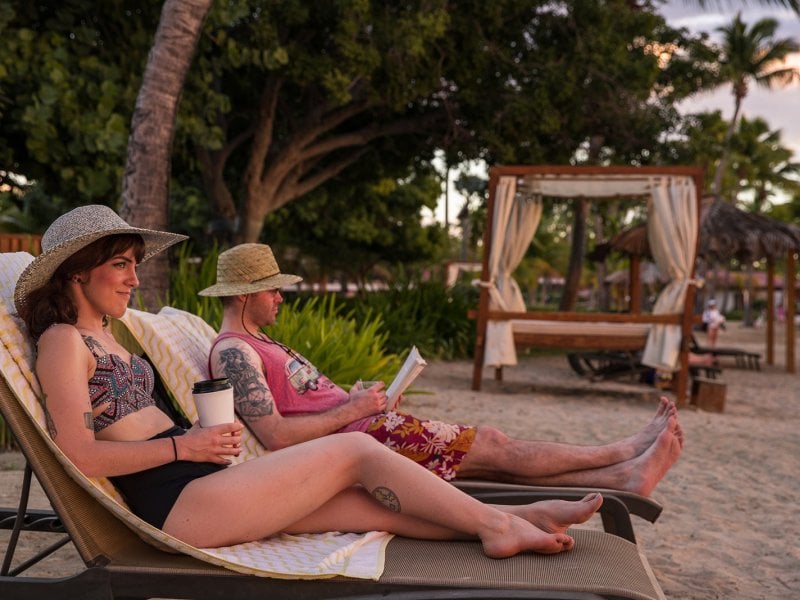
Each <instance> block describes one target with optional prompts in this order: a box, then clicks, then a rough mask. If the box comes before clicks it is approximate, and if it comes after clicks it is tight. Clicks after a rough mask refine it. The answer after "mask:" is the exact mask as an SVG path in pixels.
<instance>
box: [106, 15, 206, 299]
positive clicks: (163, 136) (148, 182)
mask: <svg viewBox="0 0 800 600" xmlns="http://www.w3.org/2000/svg"><path fill="white" fill-rule="evenodd" d="M212 2H213V0H167V1H166V2H165V3H164V8H163V9H162V11H161V18H160V20H159V23H158V30H157V31H156V35H155V39H154V41H153V47H152V49H151V50H150V55H149V57H148V59H147V66H146V67H145V71H144V77H143V78H142V86H141V88H140V89H139V95H138V97H137V98H136V106H135V108H134V111H133V119H132V121H131V133H130V138H129V140H128V156H127V160H126V164H125V174H124V177H123V180H122V204H121V207H120V215H121V216H122V218H124V219H125V220H126V221H128V222H129V223H130V224H131V225H136V226H138V227H146V228H148V229H161V230H166V229H168V219H169V210H168V208H169V178H170V170H171V168H170V167H171V161H170V154H171V152H172V140H173V138H174V133H175V117H176V114H177V111H178V102H179V100H180V96H181V91H182V90H183V84H184V81H185V79H186V74H187V73H188V71H189V67H190V66H191V63H192V58H193V57H194V53H195V49H196V47H197V40H198V39H199V37H200V32H201V31H202V29H203V23H204V22H205V19H206V16H207V14H208V11H209V9H210V8H211V4H212ZM139 278H140V279H141V281H142V286H141V288H140V291H141V295H142V300H143V302H144V305H145V307H146V308H148V309H151V310H154V309H156V308H157V307H158V306H159V304H160V302H161V301H163V300H164V299H165V298H166V292H167V289H168V286H169V262H168V260H167V255H166V253H163V254H161V255H158V256H156V257H154V258H153V259H151V260H149V261H148V262H146V263H145V264H144V265H142V267H141V268H140V270H139Z"/></svg>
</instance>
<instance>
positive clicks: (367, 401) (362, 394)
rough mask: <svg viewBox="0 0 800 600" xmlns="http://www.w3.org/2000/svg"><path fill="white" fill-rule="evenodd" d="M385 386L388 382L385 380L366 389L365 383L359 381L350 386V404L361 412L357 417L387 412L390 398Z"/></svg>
mask: <svg viewBox="0 0 800 600" xmlns="http://www.w3.org/2000/svg"><path fill="white" fill-rule="evenodd" d="M385 386H386V384H385V383H384V382H383V381H377V382H375V383H374V384H373V385H371V386H370V387H368V388H366V389H364V385H363V383H362V382H360V381H359V382H357V383H356V384H355V385H354V386H353V387H351V388H350V404H351V405H352V406H353V407H354V408H356V410H357V412H358V414H359V416H358V417H356V418H361V417H368V416H370V415H376V414H378V413H382V412H386V403H387V400H388V399H387V397H386V391H385V390H384V387H385ZM353 420H355V419H353Z"/></svg>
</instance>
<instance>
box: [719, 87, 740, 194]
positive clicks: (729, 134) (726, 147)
mask: <svg viewBox="0 0 800 600" xmlns="http://www.w3.org/2000/svg"><path fill="white" fill-rule="evenodd" d="M741 107H742V96H740V95H739V94H736V95H735V100H734V108H733V117H731V122H730V125H728V130H727V131H726V132H725V142H724V144H723V147H722V157H721V158H720V159H719V163H718V164H717V172H716V173H715V174H714V196H715V197H716V198H719V195H720V192H721V191H722V176H723V175H724V174H725V167H726V166H727V163H728V155H729V154H730V152H731V139H733V134H734V132H735V131H736V121H737V120H738V119H739V110H740V109H741Z"/></svg>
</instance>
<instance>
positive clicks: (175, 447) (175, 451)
mask: <svg viewBox="0 0 800 600" xmlns="http://www.w3.org/2000/svg"><path fill="white" fill-rule="evenodd" d="M169 440H170V441H171V442H172V454H173V458H172V462H177V461H178V442H176V441H175V436H174V435H172V436H170V438H169Z"/></svg>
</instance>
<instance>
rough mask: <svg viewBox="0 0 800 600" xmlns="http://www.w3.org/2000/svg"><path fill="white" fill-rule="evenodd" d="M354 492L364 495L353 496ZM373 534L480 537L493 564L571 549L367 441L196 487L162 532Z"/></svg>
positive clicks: (267, 463)
mask: <svg viewBox="0 0 800 600" xmlns="http://www.w3.org/2000/svg"><path fill="white" fill-rule="evenodd" d="M354 485H360V486H363V490H358V489H357V490H351V489H350V488H351V487H352V486H354ZM601 502H602V499H601V498H600V497H599V496H598V497H597V498H594V499H592V500H590V501H587V502H584V503H576V505H577V506H579V510H577V511H576V512H575V513H574V515H573V513H568V514H567V516H566V517H565V519H567V520H569V519H571V518H573V517H574V516H577V517H578V518H574V519H573V522H579V521H584V520H586V519H588V518H589V517H590V516H591V515H592V514H593V513H594V512H595V511H596V510H597V508H598V507H599V505H600V503H601ZM562 517H563V514H559V515H556V516H555V519H556V520H564V519H563V518H562ZM531 520H533V519H531ZM373 529H377V530H386V531H390V532H393V533H398V534H401V535H410V536H413V537H424V538H429V539H454V538H475V537H478V538H480V539H481V542H482V543H483V546H484V551H485V552H486V553H487V554H488V555H489V556H494V557H502V556H510V555H512V554H516V553H518V552H520V551H523V550H535V551H539V552H560V551H561V550H565V549H569V548H571V547H572V544H573V541H572V538H570V537H569V536H568V535H566V534H564V533H563V530H562V531H556V532H554V533H546V532H544V531H542V530H541V529H539V528H537V527H536V526H535V525H533V524H532V523H531V522H530V521H529V520H526V519H525V518H523V517H521V516H518V515H517V514H510V512H504V511H502V510H498V509H497V508H496V507H492V506H489V505H485V504H482V503H481V502H479V501H477V500H475V499H473V498H471V497H469V496H467V495H466V494H464V493H462V492H460V491H459V490H457V489H456V488H454V487H453V486H451V485H450V484H447V483H445V482H444V481H442V480H440V479H439V478H438V477H436V476H435V475H433V474H431V473H430V472H428V471H427V470H426V469H424V468H422V467H420V466H419V465H417V464H416V463H414V462H413V461H410V460H408V459H407V458H404V457H402V456H400V455H398V454H396V453H394V452H392V451H391V450H389V449H388V448H386V447H385V446H383V445H382V444H379V443H378V442H376V441H375V440H373V439H372V438H370V437H368V436H366V435H364V434H338V435H335V436H328V437H325V438H321V439H318V440H313V441H311V442H306V443H304V444H299V445H297V446H292V447H291V448H286V449H284V450H280V451H278V452H273V453H271V454H269V455H267V456H265V457H261V458H259V459H256V460H252V461H249V462H246V463H243V464H241V465H237V466H235V467H230V468H228V469H226V470H224V471H220V472H219V473H215V474H213V475H208V476H206V477H203V478H201V479H197V480H195V481H193V482H192V483H190V484H189V485H188V486H186V488H185V489H184V491H183V493H181V495H180V497H179V498H178V501H177V502H176V504H175V506H174V507H173V509H172V511H171V512H170V514H169V517H168V518H167V521H166V523H165V524H164V531H166V532H167V533H169V534H171V535H174V536H175V537H178V538H180V539H183V540H185V541H187V542H189V543H191V544H194V545H198V546H220V545H228V544H233V543H238V542H244V541H251V540H255V539H260V538H263V537H266V536H269V535H272V534H274V533H277V532H281V531H291V532H300V531H306V532H312V531H337V530H338V531H354V530H355V531H366V530H373Z"/></svg>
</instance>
